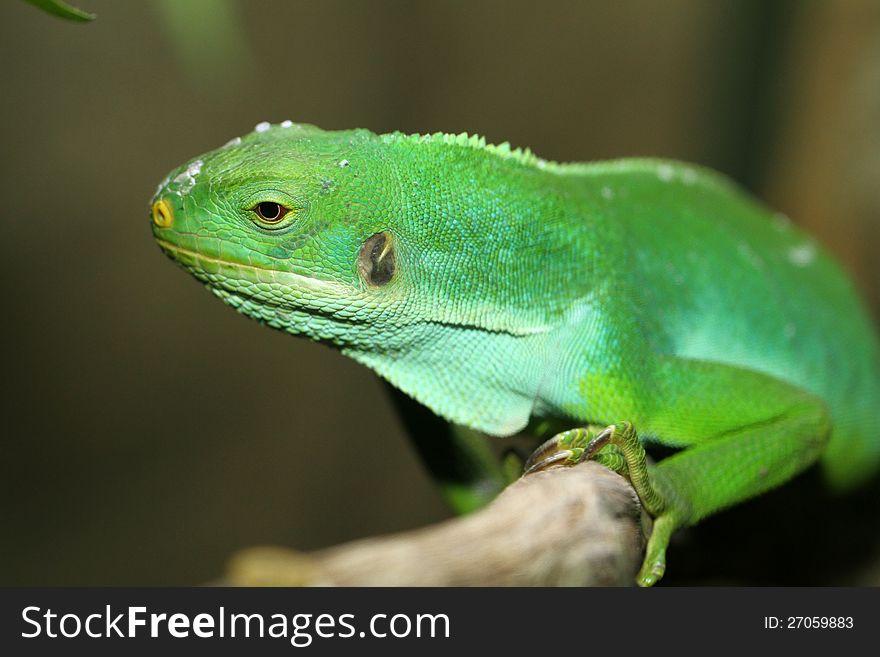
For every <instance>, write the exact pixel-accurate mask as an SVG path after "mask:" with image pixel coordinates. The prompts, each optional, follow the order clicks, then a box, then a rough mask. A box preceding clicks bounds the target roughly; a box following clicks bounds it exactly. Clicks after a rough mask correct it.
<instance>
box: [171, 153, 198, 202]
mask: <svg viewBox="0 0 880 657" xmlns="http://www.w3.org/2000/svg"><path fill="white" fill-rule="evenodd" d="M203 164H204V162H202V161H201V160H193V161H192V162H190V163H189V165H187V167H186V170H185V171H182V172H181V173H178V174H177V175H176V176H174V180H172V181H171V186H173V187H175V188H176V189H172V190H171V191H173V192H174V193H175V194H177V195H178V196H186V195H187V194H189V193H190V190H192V188H193V187H195V184H196V176H198V175H199V174H200V173H201V172H202V165H203Z"/></svg>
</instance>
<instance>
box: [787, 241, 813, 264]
mask: <svg viewBox="0 0 880 657" xmlns="http://www.w3.org/2000/svg"><path fill="white" fill-rule="evenodd" d="M815 259H816V247H815V246H813V245H812V244H810V243H809V242H805V243H804V244H800V245H798V246H793V247H791V248H790V249H789V250H788V260H789V262H791V264H793V265H795V266H796V267H806V266H807V265H809V264H811V263H812V262H813V261H814V260H815Z"/></svg>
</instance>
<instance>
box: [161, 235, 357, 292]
mask: <svg viewBox="0 0 880 657" xmlns="http://www.w3.org/2000/svg"><path fill="white" fill-rule="evenodd" d="M156 242H157V243H158V244H159V247H160V248H161V249H162V250H163V251H165V253H166V254H167V255H169V256H171V258H172V259H174V260H175V261H177V262H179V263H180V264H182V265H183V266H184V267H187V268H188V269H191V270H192V271H193V273H199V272H202V273H204V274H205V276H208V277H210V280H211V282H212V283H213V284H217V282H218V280H219V281H220V283H222V281H223V279H229V280H242V279H244V280H247V281H250V282H252V283H264V284H269V285H280V286H284V287H288V288H291V289H294V290H302V291H309V292H314V293H317V294H319V295H321V296H324V297H336V298H338V297H343V296H350V295H351V290H350V289H349V288H348V287H347V286H345V285H342V284H340V283H336V282H334V281H325V280H321V279H319V278H312V277H310V276H303V275H302V274H297V273H294V272H290V271H281V270H279V269H269V268H266V267H255V266H253V265H246V264H243V263H240V262H231V261H229V260H223V259H221V258H214V257H211V256H206V255H204V254H202V253H199V252H197V251H192V250H190V249H186V248H184V247H182V246H178V245H176V244H172V243H171V242H168V241H166V240H163V239H159V238H156ZM237 292H238V293H240V292H241V290H240V289H239V290H237Z"/></svg>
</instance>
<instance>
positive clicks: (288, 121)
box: [281, 119, 293, 128]
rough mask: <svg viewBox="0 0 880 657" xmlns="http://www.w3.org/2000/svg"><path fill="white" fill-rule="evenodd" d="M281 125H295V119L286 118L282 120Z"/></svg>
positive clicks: (287, 126)
mask: <svg viewBox="0 0 880 657" xmlns="http://www.w3.org/2000/svg"><path fill="white" fill-rule="evenodd" d="M281 127H282V128H291V127H293V121H291V120H290V119H285V120H284V121H282V122H281Z"/></svg>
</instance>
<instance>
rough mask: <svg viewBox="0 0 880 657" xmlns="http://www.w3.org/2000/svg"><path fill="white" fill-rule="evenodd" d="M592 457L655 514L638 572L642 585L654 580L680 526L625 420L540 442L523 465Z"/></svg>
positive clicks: (533, 467) (540, 466) (535, 467)
mask: <svg viewBox="0 0 880 657" xmlns="http://www.w3.org/2000/svg"><path fill="white" fill-rule="evenodd" d="M586 460H595V461H598V462H600V463H602V465H605V466H606V467H608V468H610V469H612V470H614V471H615V472H617V473H618V474H620V475H623V476H624V477H626V478H627V479H628V480H629V482H630V483H631V484H632V487H633V489H634V490H635V492H636V494H637V495H638V496H639V500H640V501H641V503H642V507H643V508H644V509H645V511H646V512H647V513H648V514H649V515H650V516H651V517H652V518H653V519H654V526H653V529H652V531H651V536H650V538H649V540H648V547H647V550H646V553H645V560H644V562H643V564H642V568H641V570H640V571H639V574H638V576H637V577H636V583H637V584H639V585H640V586H652V585H654V584H655V583H657V582H658V581H659V580H660V578H661V577H663V573H664V571H665V569H666V546H667V545H668V544H669V539H670V537H671V536H672V532H673V531H674V530H675V529H676V527H678V526H679V522H678V521H677V518H678V517H679V515H680V514H678V513H677V512H675V510H674V508H673V507H672V506H670V505H669V504H668V503H667V497H668V496H666V495H663V494H662V493H661V492H660V491H659V490H658V486H657V484H658V483H661V482H659V481H657V475H656V471H653V470H651V469H649V466H648V460H647V455H646V454H645V449H644V447H642V444H641V442H640V441H639V439H638V434H637V433H636V430H635V429H634V428H633V426H632V424H631V423H629V422H618V423H617V424H612V425H611V426H608V427H605V428H604V429H599V428H597V427H591V426H588V427H580V428H576V429H570V430H568V431H563V432H562V433H559V434H556V435H555V436H553V437H552V438H550V440H548V441H546V442H545V443H544V444H542V445H541V446H540V447H538V449H536V450H535V451H534V453H533V454H532V455H531V456H530V457H529V459H528V461H526V464H525V468H524V469H525V474H526V475H529V474H532V473H534V472H540V471H541V470H546V469H547V468H550V467H551V466H554V465H574V464H576V463H580V462H581V461H586Z"/></svg>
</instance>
